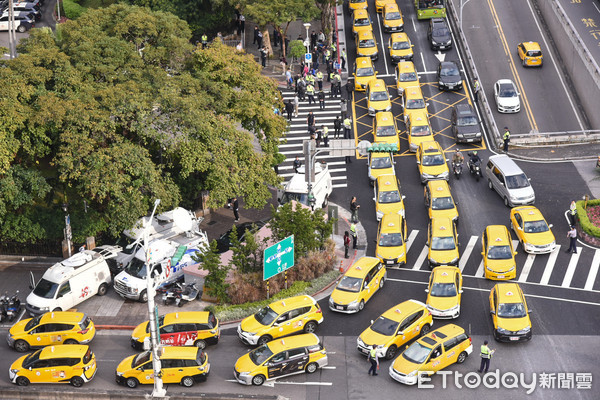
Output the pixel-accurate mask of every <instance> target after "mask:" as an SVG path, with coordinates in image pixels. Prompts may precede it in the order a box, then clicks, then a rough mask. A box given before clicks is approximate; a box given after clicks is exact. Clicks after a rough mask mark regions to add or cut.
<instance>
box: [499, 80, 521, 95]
mask: <svg viewBox="0 0 600 400" xmlns="http://www.w3.org/2000/svg"><path fill="white" fill-rule="evenodd" d="M498 96H500V97H517V91H516V90H515V87H514V86H513V85H511V84H509V83H503V84H501V85H500V90H499V91H498Z"/></svg>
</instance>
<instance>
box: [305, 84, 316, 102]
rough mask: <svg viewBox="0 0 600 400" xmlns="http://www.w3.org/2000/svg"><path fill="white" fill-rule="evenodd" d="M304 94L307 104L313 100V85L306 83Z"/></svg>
mask: <svg viewBox="0 0 600 400" xmlns="http://www.w3.org/2000/svg"><path fill="white" fill-rule="evenodd" d="M306 96H308V105H311V104H312V103H314V102H315V87H314V86H313V85H312V84H311V83H308V84H307V85H306Z"/></svg>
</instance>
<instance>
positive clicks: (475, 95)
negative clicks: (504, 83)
mask: <svg viewBox="0 0 600 400" xmlns="http://www.w3.org/2000/svg"><path fill="white" fill-rule="evenodd" d="M479 90H481V85H480V84H479V80H478V79H477V78H475V79H473V101H474V102H475V103H477V100H478V99H479Z"/></svg>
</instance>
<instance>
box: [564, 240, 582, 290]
mask: <svg viewBox="0 0 600 400" xmlns="http://www.w3.org/2000/svg"><path fill="white" fill-rule="evenodd" d="M580 255H581V249H579V251H578V252H577V253H575V254H571V259H570V260H569V266H568V267H567V272H565V277H564V278H563V281H562V285H561V286H562V287H569V286H571V281H572V280H573V275H574V274H575V269H576V268H577V262H578V261H579V256H580Z"/></svg>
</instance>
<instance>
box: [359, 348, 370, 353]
mask: <svg viewBox="0 0 600 400" xmlns="http://www.w3.org/2000/svg"><path fill="white" fill-rule="evenodd" d="M360 351H361V353H365V354H368V353H369V352H368V351H367V349H362V348H361V349H360Z"/></svg>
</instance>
